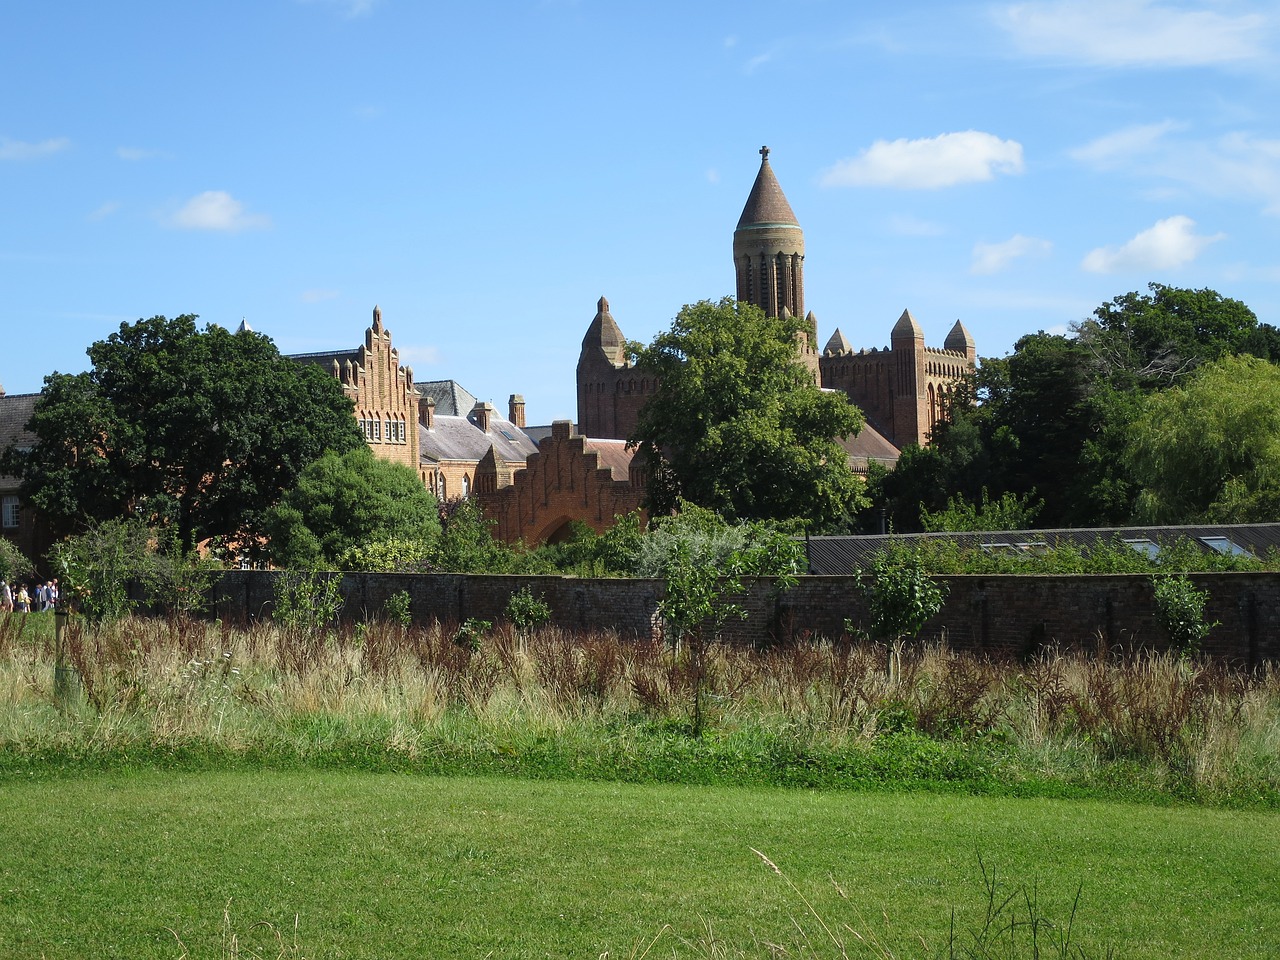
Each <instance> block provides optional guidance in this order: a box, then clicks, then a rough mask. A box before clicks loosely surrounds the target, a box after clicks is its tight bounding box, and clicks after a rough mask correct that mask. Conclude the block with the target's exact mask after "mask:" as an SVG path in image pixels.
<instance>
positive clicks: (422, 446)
mask: <svg viewBox="0 0 1280 960" xmlns="http://www.w3.org/2000/svg"><path fill="white" fill-rule="evenodd" d="M760 153H761V161H760V169H759V172H758V173H757V174H756V179H755V183H754V184H753V185H752V188H751V192H750V194H749V195H748V197H747V202H746V205H745V206H744V207H743V210H742V215H741V217H739V219H738V224H737V228H736V229H735V230H734V233H733V249H732V252H733V269H734V277H735V283H736V292H737V298H738V300H740V301H743V302H747V303H753V304H755V305H757V306H759V307H760V308H761V309H762V310H764V311H765V312H766V313H767V314H769V315H770V316H784V315H785V316H791V317H803V318H804V323H803V324H802V331H801V334H800V336H799V338H798V341H797V343H796V359H797V362H799V363H801V364H803V365H804V366H805V367H806V368H807V369H808V370H809V371H811V373H812V375H813V377H814V379H815V381H816V382H818V383H819V384H820V385H821V386H822V387H824V388H827V389H831V390H840V391H842V392H843V393H845V394H846V395H847V396H848V397H849V399H850V401H851V402H853V403H854V404H855V405H857V406H858V407H860V408H861V409H862V411H863V412H864V413H865V414H866V418H867V426H866V428H865V429H864V430H862V432H861V433H859V434H858V436H856V437H850V438H846V439H845V441H844V442H843V446H844V448H845V450H846V452H847V453H848V455H849V462H850V465H851V467H852V468H853V469H855V470H862V471H865V469H866V465H867V464H868V463H869V462H872V461H878V462H882V463H885V464H891V463H893V462H894V461H896V460H897V457H898V454H899V451H900V450H901V449H902V448H903V447H904V446H906V445H907V444H911V443H919V444H923V443H926V442H927V441H928V437H929V432H930V430H931V429H932V428H933V425H934V424H935V423H936V422H937V421H938V420H939V419H940V418H942V417H944V416H945V413H946V408H947V404H948V402H949V400H950V397H951V395H952V391H953V390H954V389H955V386H956V384H957V382H958V381H959V380H960V378H962V377H964V376H965V375H967V374H969V373H972V372H973V370H974V365H975V359H976V352H975V350H974V341H973V338H972V337H971V336H970V335H969V332H968V331H967V330H966V329H965V328H964V325H963V324H961V323H960V322H959V321H957V322H956V324H955V326H954V327H952V329H951V331H950V333H949V334H948V335H947V337H946V339H945V341H944V342H943V345H942V346H941V347H930V346H928V345H926V343H925V338H924V334H923V332H922V330H921V328H920V325H919V324H918V323H917V322H916V321H915V319H914V318H913V317H912V316H911V314H910V312H908V311H903V313H902V316H901V317H900V318H899V319H898V321H897V323H896V324H895V325H894V326H893V328H892V330H891V332H890V335H889V345H888V346H887V347H885V348H882V349H877V348H874V347H873V348H871V349H859V350H854V349H853V348H852V347H851V346H850V344H849V341H848V339H847V338H846V337H845V335H844V334H843V333H841V331H840V330H839V329H837V330H835V331H834V332H833V333H832V334H831V336H830V337H829V338H828V340H827V341H826V345H825V346H824V347H823V348H822V349H821V351H819V349H818V347H817V344H818V342H819V340H818V321H817V319H816V318H815V316H814V314H813V312H812V311H808V310H807V307H806V304H805V291H804V260H805V241H804V231H803V230H801V228H800V222H799V221H798V220H797V219H796V215H795V213H794V212H793V211H792V209H791V205H790V204H789V203H788V202H787V198H786V196H785V195H784V194H783V192H782V188H781V186H780V185H779V184H778V180H777V178H776V177H775V176H774V173H773V169H772V168H771V167H770V165H769V151H768V149H767V148H763V149H762V150H761V151H760ZM293 359H295V360H297V361H298V362H301V363H314V364H318V365H320V366H321V367H322V368H323V369H325V370H326V371H328V372H329V373H331V374H332V375H333V376H334V377H335V378H336V379H337V380H338V381H339V382H340V383H341V384H342V388H343V392H344V393H345V394H346V396H347V397H349V398H350V400H351V403H352V407H353V411H352V415H353V416H354V417H355V418H356V421H357V422H358V424H359V426H360V429H361V431H362V432H363V434H364V437H365V440H366V442H367V443H368V444H369V447H370V449H372V450H373V452H374V453H375V454H376V455H377V456H379V457H383V458H385V459H388V460H392V461H395V462H397V463H401V464H404V465H405V466H407V467H409V468H411V469H413V470H414V471H415V472H417V474H418V476H419V478H420V479H421V480H422V482H423V484H425V485H426V486H427V487H428V488H429V489H431V490H433V491H434V492H435V493H436V495H437V497H438V498H439V499H440V500H441V501H445V500H450V499H453V498H455V497H471V496H475V497H477V498H479V500H480V503H481V505H482V507H483V509H484V510H485V512H486V514H487V515H488V516H489V517H490V518H491V519H492V520H493V521H494V530H495V533H496V534H497V535H498V536H500V537H501V538H502V539H505V540H509V541H514V540H524V541H525V542H526V543H529V544H534V543H542V542H545V541H547V540H557V539H560V538H563V537H565V536H567V535H568V533H569V531H570V529H571V524H572V523H573V522H575V521H577V522H581V523H585V524H586V525H587V526H589V527H591V528H592V529H595V530H597V531H602V530H604V529H606V528H608V527H609V526H611V525H612V523H613V518H614V517H615V516H616V515H618V514H622V513H627V512H629V511H630V510H633V509H636V508H638V507H639V506H640V503H641V501H642V499H643V490H644V478H643V477H642V476H640V475H638V473H637V472H636V469H635V464H634V463H633V460H632V451H630V450H628V449H627V446H626V439H627V438H628V437H629V436H630V435H631V433H632V431H633V430H634V429H635V426H636V423H637V417H638V415H639V412H640V408H641V407H642V406H644V404H645V403H646V402H647V401H648V399H649V398H650V397H652V396H653V394H654V392H655V391H656V390H659V389H660V388H661V384H659V383H658V382H657V380H656V378H655V377H654V376H653V375H652V374H650V373H648V372H646V371H645V370H643V369H638V368H636V367H633V366H631V365H630V364H629V363H628V359H627V356H626V339H625V337H624V336H623V334H622V330H621V328H620V327H619V326H618V323H617V322H616V321H615V320H614V318H613V316H612V314H611V313H610V310H609V303H608V301H607V300H605V299H604V298H603V297H602V298H600V301H599V302H598V303H597V305H596V314H595V317H594V319H592V321H591V323H590V325H589V326H588V328H587V332H586V336H585V337H583V340H582V350H581V353H580V355H579V359H578V366H577V418H578V423H577V428H576V430H575V429H574V426H573V424H571V423H570V422H569V421H567V420H562V421H557V422H556V423H554V424H552V425H550V426H547V427H541V428H534V427H527V426H526V424H525V414H524V399H523V397H521V396H520V395H519V394H512V395H511V396H510V398H509V400H508V403H507V410H506V412H505V416H504V415H503V414H502V413H501V412H500V411H498V410H497V409H495V408H494V406H493V405H492V404H490V403H487V402H484V401H481V400H479V399H477V398H476V397H475V396H473V395H472V394H470V393H468V392H467V391H466V390H465V389H464V388H463V387H461V386H460V385H459V384H458V383H456V382H455V381H452V380H437V381H426V382H420V381H415V379H414V376H413V371H412V370H411V369H410V368H409V367H407V366H403V365H401V363H400V357H399V354H398V352H397V350H396V348H395V347H394V345H393V343H392V338H391V331H390V330H388V329H387V327H386V326H385V325H384V324H383V321H382V313H381V311H380V310H379V309H378V308H377V307H375V308H374V310H373V320H372V323H371V324H370V325H369V327H368V328H367V329H366V330H365V335H364V341H363V343H361V344H360V345H359V346H357V347H355V348H354V349H350V350H336V351H325V352H321V353H310V354H301V355H296V356H294V357H293ZM36 399H37V395H35V394H29V395H24V396H12V395H10V396H5V395H4V392H3V390H0V447H7V446H12V445H16V446H23V445H28V444H30V443H32V442H34V437H32V436H31V434H30V433H29V431H27V429H26V423H27V421H28V420H29V419H30V416H31V413H32V409H33V407H34V404H35V401H36ZM18 486H19V484H18V480H17V478H14V477H3V476H0V536H5V537H9V538H11V539H14V540H16V541H18V542H19V543H20V544H21V545H22V546H23V549H24V550H26V551H28V552H29V553H30V555H32V556H37V555H38V554H39V553H42V552H43V546H42V545H41V544H40V543H39V537H40V534H39V530H38V525H37V524H36V522H35V519H34V515H33V512H32V511H31V510H29V509H25V508H24V506H23V504H22V503H21V502H20V498H19V491H18ZM44 545H45V546H47V544H44Z"/></svg>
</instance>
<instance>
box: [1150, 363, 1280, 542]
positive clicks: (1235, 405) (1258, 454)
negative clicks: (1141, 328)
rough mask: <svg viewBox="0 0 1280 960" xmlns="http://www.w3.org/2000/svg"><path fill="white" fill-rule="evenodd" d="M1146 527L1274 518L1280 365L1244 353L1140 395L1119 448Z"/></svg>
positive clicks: (1278, 496)
mask: <svg viewBox="0 0 1280 960" xmlns="http://www.w3.org/2000/svg"><path fill="white" fill-rule="evenodd" d="M1125 452H1126V454H1127V458H1126V459H1127V462H1128V465H1129V467H1130V469H1131V470H1132V472H1133V476H1134V479H1135V481H1136V482H1137V484H1138V487H1139V494H1138V498H1137V513H1138V516H1139V518H1140V519H1142V520H1146V521H1149V522H1153V523H1195V522H1199V521H1208V522H1217V523H1249V522H1260V521H1274V520H1275V519H1277V517H1278V516H1280V367H1276V366H1275V365H1274V364H1271V363H1268V362H1266V361H1264V360H1260V359H1258V358H1256V357H1250V356H1228V357H1223V358H1222V359H1221V360H1218V361H1217V362H1214V363H1208V364H1205V365H1204V366H1202V367H1201V368H1200V369H1199V370H1198V371H1197V372H1196V374H1195V376H1193V377H1191V378H1190V379H1188V380H1187V381H1186V383H1184V384H1182V385H1180V386H1177V387H1174V388H1171V389H1169V390H1164V391H1161V392H1160V393H1155V394H1152V395H1150V396H1149V397H1147V398H1146V400H1145V401H1144V403H1143V404H1142V408H1141V413H1140V415H1139V416H1138V417H1137V419H1136V420H1135V421H1134V422H1133V424H1132V427H1131V430H1130V433H1129V438H1128V444H1127V446H1126V450H1125Z"/></svg>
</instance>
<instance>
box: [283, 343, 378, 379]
mask: <svg viewBox="0 0 1280 960" xmlns="http://www.w3.org/2000/svg"><path fill="white" fill-rule="evenodd" d="M285 359H286V360H296V361H297V362H298V363H314V364H315V365H316V366H319V367H323V368H324V372H325V373H331V372H332V371H333V361H335V360H337V361H338V366H339V367H341V366H342V365H343V364H345V363H346V362H347V361H348V360H350V361H351V362H352V363H359V362H360V348H359V347H356V348H355V349H354V350H321V351H319V352H318V353H290V354H286V355H285Z"/></svg>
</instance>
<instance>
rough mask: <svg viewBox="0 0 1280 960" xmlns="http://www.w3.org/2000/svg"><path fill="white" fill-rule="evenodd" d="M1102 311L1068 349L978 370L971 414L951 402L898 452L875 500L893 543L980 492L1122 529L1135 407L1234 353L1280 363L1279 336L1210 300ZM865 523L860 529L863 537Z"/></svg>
mask: <svg viewBox="0 0 1280 960" xmlns="http://www.w3.org/2000/svg"><path fill="white" fill-rule="evenodd" d="M1149 290H1150V293H1147V294H1139V293H1128V294H1124V295H1122V296H1119V297H1116V298H1115V299H1113V300H1109V301H1107V302H1106V303H1104V304H1102V305H1101V306H1100V307H1098V309H1097V310H1095V311H1094V313H1093V316H1092V317H1090V318H1089V319H1087V320H1085V321H1083V322H1081V323H1080V324H1078V325H1077V326H1076V329H1075V334H1074V336H1071V337H1065V336H1058V335H1052V334H1046V333H1043V332H1041V333H1035V334H1030V335H1028V336H1025V337H1022V338H1021V339H1020V340H1019V341H1018V342H1017V344H1015V346H1014V349H1013V352H1012V353H1011V354H1010V355H1008V356H1007V357H1002V358H996V359H990V358H984V359H983V360H982V362H981V366H980V367H979V369H978V372H977V374H976V375H975V376H974V378H973V379H972V384H971V389H972V396H973V398H974V400H975V401H976V402H974V403H964V402H961V403H957V404H955V405H954V407H953V408H952V410H951V414H950V418H949V419H948V420H946V421H943V422H941V423H939V424H938V425H937V427H936V428H935V429H934V431H933V434H932V436H931V438H930V439H931V442H930V445H929V446H928V447H925V448H910V447H909V448H907V449H906V450H904V451H903V455H902V457H901V459H900V460H899V462H898V465H897V469H896V470H894V471H893V472H892V473H891V474H888V475H885V476H882V477H880V478H878V480H877V482H876V485H875V487H874V489H873V490H872V496H873V499H874V501H875V503H876V508H875V509H873V510H872V511H871V515H870V518H869V519H870V520H871V521H872V522H873V523H874V520H875V519H876V517H877V515H878V513H879V512H880V510H883V511H884V512H885V513H886V515H887V516H888V517H889V518H890V519H891V520H892V523H893V527H894V529H896V530H899V531H902V532H909V531H915V530H918V529H920V526H921V523H922V518H921V517H920V515H919V512H920V511H922V510H923V511H924V513H925V515H927V516H928V515H936V514H939V513H941V512H945V511H946V501H947V500H948V499H949V498H952V497H956V498H959V499H957V503H959V502H961V500H962V501H963V502H966V503H969V504H976V503H977V502H978V501H979V497H980V496H981V491H982V490H983V488H986V490H988V491H989V495H990V496H991V497H992V498H993V499H994V500H995V501H996V502H999V501H1000V500H1001V499H1002V498H1003V497H1004V496H1005V495H1012V496H1013V497H1015V498H1017V499H1018V500H1020V501H1022V502H1025V503H1031V502H1032V501H1035V500H1039V501H1042V504H1043V505H1042V507H1041V508H1040V510H1039V512H1038V514H1037V516H1036V523H1037V525H1038V526H1042V527H1058V526H1097V525H1111V524H1121V523H1127V522H1130V521H1131V520H1133V519H1134V517H1135V515H1137V514H1138V507H1137V498H1138V494H1139V484H1138V483H1137V482H1136V479H1135V477H1134V476H1133V474H1132V472H1131V463H1132V459H1131V457H1129V456H1128V455H1127V454H1126V450H1127V449H1128V447H1129V436H1130V433H1131V430H1132V425H1133V424H1134V422H1135V420H1136V419H1137V417H1138V416H1139V414H1140V411H1141V410H1142V409H1143V405H1144V398H1146V397H1147V396H1148V395H1150V394H1153V393H1157V392H1159V391H1163V390H1167V389H1169V388H1170V387H1172V386H1175V385H1177V384H1180V383H1183V382H1185V381H1186V380H1187V379H1188V378H1190V377H1191V376H1193V375H1194V373H1195V371H1196V370H1198V369H1199V368H1201V367H1202V366H1203V365H1204V364H1206V363H1211V362H1214V361H1216V360H1219V359H1222V358H1223V357H1227V356H1232V355H1235V354H1245V353H1252V354H1256V355H1258V356H1261V357H1272V356H1276V355H1280V331H1277V330H1276V329H1275V328H1274V327H1271V326H1269V325H1267V324H1259V323H1258V320H1257V317H1255V316H1254V314H1253V312H1252V311H1250V310H1249V308H1248V307H1246V306H1245V305H1244V304H1243V303H1240V302H1239V301H1238V300H1232V299H1230V298H1227V297H1223V296H1221V295H1220V294H1218V293H1217V292H1215V291H1213V290H1187V289H1181V288H1177V287H1168V286H1164V285H1162V284H1155V283H1153V284H1151V285H1150V286H1149ZM866 525H867V524H864V526H866Z"/></svg>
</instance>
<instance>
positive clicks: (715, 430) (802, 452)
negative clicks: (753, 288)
mask: <svg viewBox="0 0 1280 960" xmlns="http://www.w3.org/2000/svg"><path fill="white" fill-rule="evenodd" d="M801 328H802V321H801V320H800V319H799V318H790V317H788V318H783V317H767V316H765V314H764V313H763V311H761V310H760V309H759V308H757V307H755V306H752V305H751V304H745V303H735V302H734V301H733V300H732V299H729V298H726V299H723V300H721V301H719V302H718V303H713V302H711V301H706V300H704V301H702V302H700V303H695V304H692V305H691V306H686V307H684V308H683V309H682V310H681V311H680V313H679V314H678V315H677V316H676V318H675V321H674V322H673V324H672V326H671V329H670V330H668V331H666V332H664V333H660V334H658V336H657V337H655V338H654V340H653V342H652V343H651V344H649V346H648V347H645V348H644V349H642V350H640V351H639V352H638V354H637V356H636V362H637V364H638V365H639V366H642V367H644V368H645V369H647V370H651V371H653V372H654V373H656V374H657V376H658V379H659V381H660V383H661V388H660V389H659V390H658V392H657V393H656V394H655V395H654V397H653V399H651V400H650V401H649V402H648V404H646V405H645V407H644V409H643V410H642V411H641V413H640V420H639V424H638V425H637V427H636V430H635V432H634V434H633V435H632V437H631V440H632V442H634V443H636V444H637V445H638V447H639V451H640V455H641V456H642V457H644V458H645V460H646V461H647V462H648V464H649V467H650V484H649V498H650V507H651V512H652V513H653V514H655V515H657V514H661V513H667V512H669V511H670V510H671V509H672V508H673V507H674V506H675V503H676V500H677V499H678V498H683V499H685V500H688V501H691V502H693V503H697V504H699V505H701V506H704V507H708V508H710V509H712V510H714V511H716V512H717V513H719V514H721V515H722V516H724V517H725V518H727V519H729V520H734V521H736V520H778V521H781V520H791V519H801V520H804V521H807V522H809V523H811V524H812V525H814V526H815V527H819V528H820V527H822V526H824V525H825V524H828V523H830V522H832V521H835V520H837V519H838V518H840V517H841V516H842V515H843V514H845V513H846V512H847V511H848V510H849V508H850V506H851V505H854V504H857V503H858V502H859V499H860V496H861V489H862V487H861V483H860V482H859V481H858V480H857V479H856V478H855V477H854V476H853V474H852V472H851V471H850V470H849V466H848V457H847V455H846V454H845V452H844V450H843V449H842V448H841V446H840V444H839V440H840V439H842V438H844V437H848V436H851V435H854V434H856V433H857V432H858V430H860V429H861V427H862V424H863V418H862V414H861V413H860V412H859V411H858V410H857V408H855V407H853V406H852V405H850V404H849V403H848V401H847V400H846V399H845V398H844V397H843V396H842V395H841V394H838V393H829V392H823V391H822V390H820V389H818V387H817V386H816V385H815V384H814V383H813V380H812V378H811V376H810V374H809V373H808V372H807V371H806V370H805V369H804V367H802V366H801V365H800V364H799V363H798V362H796V336H797V334H798V333H799V332H800V331H801Z"/></svg>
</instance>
